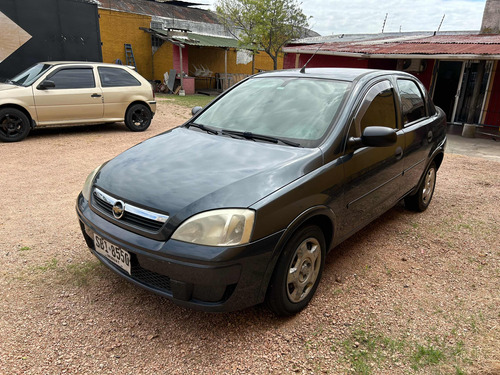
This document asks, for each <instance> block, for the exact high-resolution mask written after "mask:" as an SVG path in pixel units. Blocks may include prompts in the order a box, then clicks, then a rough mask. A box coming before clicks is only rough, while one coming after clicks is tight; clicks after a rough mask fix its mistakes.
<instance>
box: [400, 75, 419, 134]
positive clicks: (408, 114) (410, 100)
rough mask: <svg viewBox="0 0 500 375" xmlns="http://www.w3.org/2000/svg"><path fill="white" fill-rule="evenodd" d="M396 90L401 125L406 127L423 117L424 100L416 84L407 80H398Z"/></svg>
mask: <svg viewBox="0 0 500 375" xmlns="http://www.w3.org/2000/svg"><path fill="white" fill-rule="evenodd" d="M398 90H399V96H400V97H401V110H402V112H403V113H402V115H403V124H405V125H406V124H408V123H410V122H413V121H417V120H419V119H421V118H423V117H425V106H424V99H423V97H422V93H421V92H420V89H419V88H418V86H417V84H416V83H415V82H413V81H410V80H408V79H398Z"/></svg>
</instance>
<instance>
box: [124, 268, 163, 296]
mask: <svg viewBox="0 0 500 375" xmlns="http://www.w3.org/2000/svg"><path fill="white" fill-rule="evenodd" d="M131 272H132V278H134V279H136V280H137V281H139V282H141V283H142V284H145V285H148V286H150V287H153V288H154V289H158V290H160V291H162V292H168V293H171V291H172V289H171V288H170V277H168V276H165V275H160V274H159V273H156V272H153V271H149V270H147V269H144V268H142V267H141V266H139V265H138V264H137V263H136V262H133V263H132V269H131Z"/></svg>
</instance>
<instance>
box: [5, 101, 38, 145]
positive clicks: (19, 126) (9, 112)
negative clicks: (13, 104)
mask: <svg viewBox="0 0 500 375" xmlns="http://www.w3.org/2000/svg"><path fill="white" fill-rule="evenodd" d="M30 130H31V128H30V121H29V119H28V117H27V116H26V115H25V114H24V113H23V112H21V111H20V110H18V109H15V108H4V109H1V110H0V140H2V141H4V142H18V141H22V140H23V139H24V138H26V137H27V135H28V133H29V132H30Z"/></svg>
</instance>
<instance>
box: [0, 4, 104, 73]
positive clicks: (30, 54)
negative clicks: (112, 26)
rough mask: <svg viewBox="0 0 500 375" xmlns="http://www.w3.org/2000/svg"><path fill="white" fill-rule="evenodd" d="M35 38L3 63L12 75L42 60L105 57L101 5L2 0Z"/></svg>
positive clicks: (2, 6) (3, 68) (1, 69)
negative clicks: (99, 7)
mask: <svg viewBox="0 0 500 375" xmlns="http://www.w3.org/2000/svg"><path fill="white" fill-rule="evenodd" d="M0 12H2V13H3V14H4V15H6V16H7V17H9V18H10V19H11V20H12V21H14V22H15V23H16V24H18V25H19V26H20V27H22V28H23V29H24V30H25V31H26V32H28V33H29V34H30V35H31V36H32V38H31V39H30V40H29V41H28V42H26V43H25V44H24V45H23V46H21V47H20V48H19V49H17V50H16V51H15V52H14V53H12V54H11V55H10V56H9V57H7V58H6V59H5V60H3V61H2V62H1V63H0V77H4V78H9V77H13V76H14V75H16V74H17V73H19V72H21V71H23V70H24V69H26V68H28V67H29V66H31V65H33V64H34V63H36V62H39V61H59V60H73V61H102V51H101V38H100V35H99V17H98V13H97V5H96V4H93V3H89V2H86V1H84V0H0Z"/></svg>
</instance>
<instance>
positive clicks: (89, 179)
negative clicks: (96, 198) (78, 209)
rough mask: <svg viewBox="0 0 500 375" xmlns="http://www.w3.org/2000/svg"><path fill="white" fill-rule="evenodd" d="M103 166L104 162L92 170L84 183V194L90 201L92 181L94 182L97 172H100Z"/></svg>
mask: <svg viewBox="0 0 500 375" xmlns="http://www.w3.org/2000/svg"><path fill="white" fill-rule="evenodd" d="M101 167H102V164H101V165H100V166H98V167H97V168H96V169H94V170H93V171H92V172H90V174H89V175H88V176H87V179H86V180H85V183H84V184H83V189H82V195H83V197H84V198H85V199H86V200H87V201H90V190H91V189H92V183H93V182H94V177H95V175H96V174H97V172H99V170H100V169H101Z"/></svg>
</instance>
